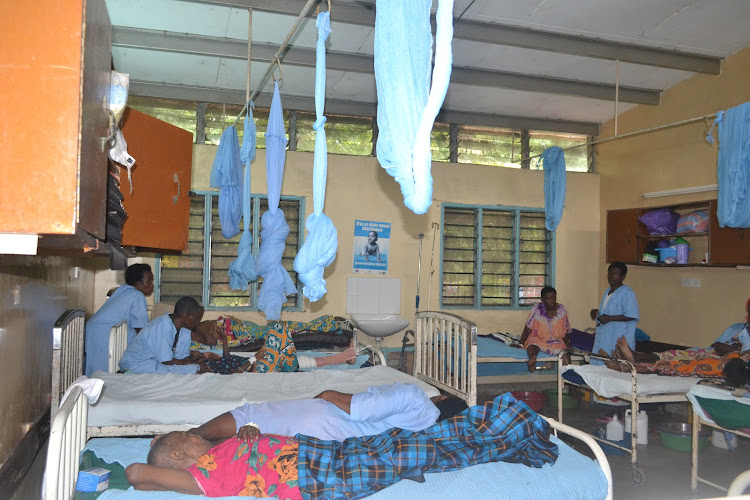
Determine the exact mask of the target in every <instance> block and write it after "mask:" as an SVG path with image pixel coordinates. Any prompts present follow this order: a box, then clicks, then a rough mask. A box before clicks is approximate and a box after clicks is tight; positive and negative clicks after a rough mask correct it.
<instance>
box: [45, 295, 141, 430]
mask: <svg viewBox="0 0 750 500" xmlns="http://www.w3.org/2000/svg"><path fill="white" fill-rule="evenodd" d="M85 320H86V314H85V313H84V312H83V309H68V310H67V311H65V312H64V313H63V314H62V315H61V316H60V317H59V318H58V319H57V321H55V325H54V326H53V327H52V386H51V408H52V417H53V418H54V416H55V412H56V411H57V408H58V407H59V406H60V398H61V397H62V395H63V394H64V393H65V389H67V388H68V387H69V386H70V384H72V383H73V382H74V381H75V379H77V378H78V377H80V376H81V375H82V374H83V345H84V337H83V335H84V331H85V330H84V328H85ZM126 330H127V327H126Z"/></svg>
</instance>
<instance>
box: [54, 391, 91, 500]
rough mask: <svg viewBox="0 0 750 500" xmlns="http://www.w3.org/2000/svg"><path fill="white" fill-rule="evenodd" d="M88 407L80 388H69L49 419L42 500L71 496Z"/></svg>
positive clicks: (63, 498)
mask: <svg viewBox="0 0 750 500" xmlns="http://www.w3.org/2000/svg"><path fill="white" fill-rule="evenodd" d="M88 411H89V403H88V400H87V399H86V398H85V397H84V396H83V390H82V389H81V388H80V387H73V389H71V391H70V394H68V397H67V398H66V400H65V401H64V402H63V404H62V406H61V407H60V411H59V412H57V414H56V415H55V416H54V418H53V419H52V427H51V429H50V436H49V446H48V449H47V465H46V476H45V480H44V490H43V494H44V499H45V500H69V499H71V498H73V495H74V494H75V486H76V480H77V479H78V469H79V467H80V454H81V450H83V448H84V446H85V445H86V420H87V418H88Z"/></svg>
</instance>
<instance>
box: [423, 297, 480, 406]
mask: <svg viewBox="0 0 750 500" xmlns="http://www.w3.org/2000/svg"><path fill="white" fill-rule="evenodd" d="M414 330H415V334H414V376H415V377H417V378H418V379H420V380H422V381H424V382H427V383H429V384H431V385H433V386H435V387H437V388H438V389H442V390H443V391H445V392H447V393H449V394H453V395H454V396H457V397H460V398H462V399H464V400H465V401H466V403H467V404H468V405H469V406H474V405H475V404H476V402H477V326H476V325H475V324H474V323H472V322H471V321H468V320H466V319H464V318H461V317H460V316H456V315H454V314H449V313H443V312H435V311H424V312H418V313H417V314H416V316H415V317H414Z"/></svg>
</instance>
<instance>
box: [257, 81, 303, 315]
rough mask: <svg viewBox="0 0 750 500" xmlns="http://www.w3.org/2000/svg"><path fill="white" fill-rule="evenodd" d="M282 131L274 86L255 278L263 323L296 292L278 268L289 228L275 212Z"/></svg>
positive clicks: (283, 148) (281, 166)
mask: <svg viewBox="0 0 750 500" xmlns="http://www.w3.org/2000/svg"><path fill="white" fill-rule="evenodd" d="M286 143H287V139H286V130H285V129H284V112H283V110H282V109H281V97H280V96H279V82H278V81H275V82H274V89H273V99H272V100H271V110H270V112H269V115H268V128H267V129H266V177H267V183H268V210H266V212H265V213H264V214H263V216H262V217H261V219H260V223H261V227H262V228H263V229H262V230H261V232H260V237H261V244H260V248H259V249H258V260H257V262H256V265H257V270H258V275H259V276H262V277H263V284H262V285H261V287H260V292H259V293H258V309H260V310H261V311H263V312H264V313H265V314H266V319H269V320H277V319H280V318H281V307H282V306H283V305H284V302H286V297H287V295H291V294H293V293H296V292H297V289H296V288H295V286H294V282H292V278H290V277H289V272H288V271H287V270H286V269H285V268H284V266H283V265H282V264H281V258H282V256H283V255H284V248H285V246H286V237H287V236H288V235H289V224H287V222H286V219H285V218H284V211H283V210H279V199H280V198H281V182H282V180H283V178H284V163H285V161H286Z"/></svg>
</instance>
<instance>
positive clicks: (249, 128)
mask: <svg viewBox="0 0 750 500" xmlns="http://www.w3.org/2000/svg"><path fill="white" fill-rule="evenodd" d="M255 132H256V129H255V120H254V119H253V103H252V102H251V103H248V106H247V114H246V115H245V132H244V134H243V137H242V147H241V148H240V159H241V160H242V163H244V164H245V183H244V185H243V193H242V228H243V232H242V236H241V237H240V244H239V246H238V247H237V258H236V259H235V260H233V261H232V262H231V263H230V264H229V287H230V288H231V289H232V290H247V289H248V288H249V286H248V284H249V283H250V282H251V281H255V280H256V279H257V278H258V274H257V271H256V269H255V257H254V256H253V233H252V231H250V218H251V217H252V214H251V211H250V202H251V201H252V198H251V197H250V193H251V190H250V164H251V163H252V161H253V160H254V159H255V143H256V140H257V139H256V137H255Z"/></svg>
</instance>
